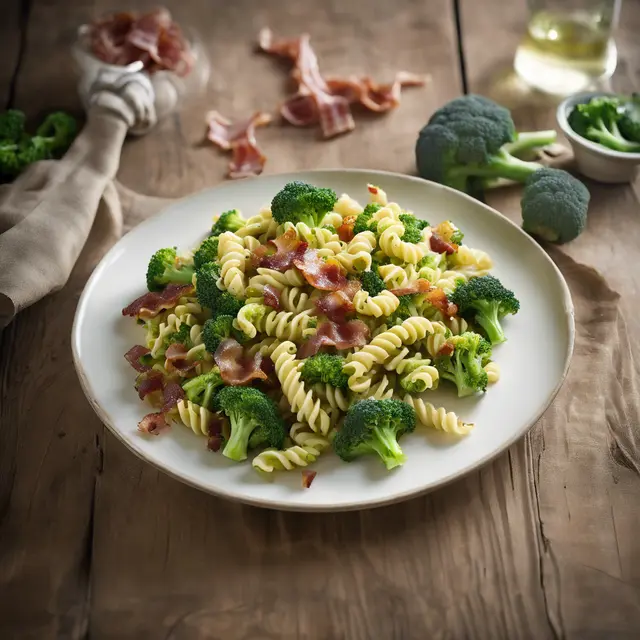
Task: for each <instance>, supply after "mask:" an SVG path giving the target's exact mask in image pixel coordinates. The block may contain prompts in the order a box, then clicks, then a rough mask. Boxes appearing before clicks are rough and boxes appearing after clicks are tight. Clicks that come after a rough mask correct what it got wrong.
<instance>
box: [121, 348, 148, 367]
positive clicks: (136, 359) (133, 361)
mask: <svg viewBox="0 0 640 640" xmlns="http://www.w3.org/2000/svg"><path fill="white" fill-rule="evenodd" d="M148 353H151V351H150V350H149V349H147V347H143V346H142V345H141V344H137V345H135V346H134V347H131V349H129V351H127V353H125V354H124V357H125V359H126V361H127V362H128V363H129V364H130V365H131V366H132V367H133V368H134V369H135V370H136V371H138V372H140V373H143V372H144V371H150V370H151V367H150V366H149V365H146V364H142V362H140V358H142V356H146V355H147V354H148Z"/></svg>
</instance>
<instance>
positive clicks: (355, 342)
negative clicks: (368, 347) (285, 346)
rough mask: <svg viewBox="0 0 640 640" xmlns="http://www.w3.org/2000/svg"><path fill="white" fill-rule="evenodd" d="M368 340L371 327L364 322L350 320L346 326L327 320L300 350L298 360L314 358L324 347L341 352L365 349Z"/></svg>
mask: <svg viewBox="0 0 640 640" xmlns="http://www.w3.org/2000/svg"><path fill="white" fill-rule="evenodd" d="M368 339H369V327H367V325H366V324H365V323H364V322H362V320H350V321H349V322H346V323H344V324H337V323H335V322H331V321H330V320H327V321H326V322H323V323H321V324H320V326H319V327H318V330H317V332H316V334H315V335H313V336H311V338H309V339H308V340H307V341H306V342H305V343H304V344H303V345H302V346H301V347H300V349H298V358H308V357H309V356H314V355H316V353H318V351H320V349H321V348H322V347H335V348H336V349H338V350H339V351H340V350H342V349H351V348H352V347H364V345H365V344H367V341H368Z"/></svg>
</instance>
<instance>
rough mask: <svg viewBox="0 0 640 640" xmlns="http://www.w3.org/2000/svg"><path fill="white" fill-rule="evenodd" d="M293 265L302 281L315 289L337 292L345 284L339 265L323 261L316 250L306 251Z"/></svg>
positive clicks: (295, 259) (345, 279) (344, 277)
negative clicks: (298, 271)
mask: <svg viewBox="0 0 640 640" xmlns="http://www.w3.org/2000/svg"><path fill="white" fill-rule="evenodd" d="M293 264H294V265H295V266H296V267H297V268H298V269H299V270H300V271H301V272H302V275H303V276H304V279H305V280H306V281H307V282H308V283H309V284H310V285H311V286H313V287H315V288H316V289H321V290H322V291H338V289H343V288H344V287H345V286H346V284H347V278H346V276H345V275H344V272H343V269H342V267H341V266H340V264H339V263H337V262H335V261H333V260H327V261H325V260H323V259H322V258H321V257H320V255H319V254H318V252H317V251H316V249H307V250H306V251H305V252H304V254H303V255H302V256H300V257H298V256H296V258H294V260H293Z"/></svg>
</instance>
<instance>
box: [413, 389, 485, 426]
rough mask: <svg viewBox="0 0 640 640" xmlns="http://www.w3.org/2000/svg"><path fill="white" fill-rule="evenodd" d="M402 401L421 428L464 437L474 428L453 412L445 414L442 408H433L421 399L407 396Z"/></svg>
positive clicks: (445, 411)
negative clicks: (408, 406)
mask: <svg viewBox="0 0 640 640" xmlns="http://www.w3.org/2000/svg"><path fill="white" fill-rule="evenodd" d="M403 401H404V402H406V403H407V404H408V405H411V406H412V407H413V409H414V411H415V412H416V421H417V423H418V424H419V425H421V426H423V427H427V428H429V429H438V430H439V431H445V432H446V433H452V434H454V435H457V436H466V435H467V434H468V433H469V432H470V431H471V430H472V429H473V427H474V426H475V425H474V424H473V423H471V422H463V421H462V420H461V419H460V418H458V416H457V415H456V414H455V413H454V412H453V411H449V412H447V410H446V409H445V408H444V407H434V406H433V405H432V404H431V403H429V402H425V401H424V400H422V399H421V398H415V397H413V396H411V395H409V394H407V395H405V396H404V398H403Z"/></svg>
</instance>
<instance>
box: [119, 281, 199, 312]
mask: <svg viewBox="0 0 640 640" xmlns="http://www.w3.org/2000/svg"><path fill="white" fill-rule="evenodd" d="M190 293H193V286H192V285H190V284H168V285H167V286H166V287H165V288H164V289H163V290H162V291H160V292H155V291H150V292H149V293H145V294H144V295H142V296H140V297H139V298H136V299H135V300H134V301H133V302H132V303H131V304H129V305H128V306H126V307H125V308H124V309H123V310H122V315H123V316H138V317H140V318H153V317H155V316H157V315H158V314H159V313H160V312H161V311H163V310H164V309H170V308H171V307H173V306H175V304H176V303H177V302H178V300H179V299H180V298H182V296H187V295H189V294H190Z"/></svg>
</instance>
